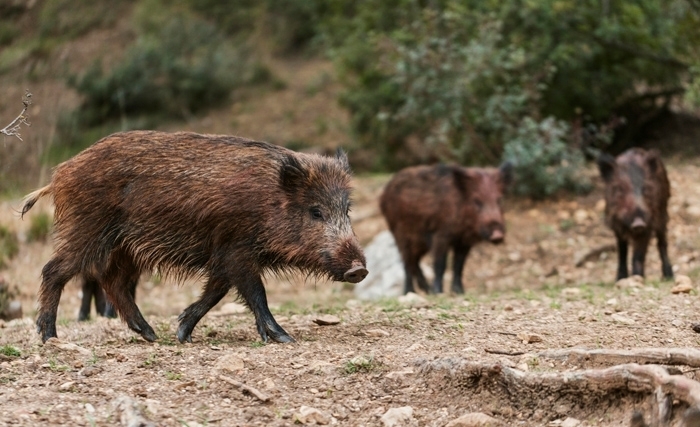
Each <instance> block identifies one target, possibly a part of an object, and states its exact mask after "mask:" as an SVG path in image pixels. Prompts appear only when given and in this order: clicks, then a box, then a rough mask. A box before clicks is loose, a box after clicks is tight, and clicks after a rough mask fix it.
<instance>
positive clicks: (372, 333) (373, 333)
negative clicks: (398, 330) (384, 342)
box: [365, 328, 390, 337]
mask: <svg viewBox="0 0 700 427" xmlns="http://www.w3.org/2000/svg"><path fill="white" fill-rule="evenodd" d="M365 335H367V336H368V337H388V336H389V335H390V334H389V332H387V331H385V330H384V329H378V328H377V329H368V330H366V331H365Z"/></svg>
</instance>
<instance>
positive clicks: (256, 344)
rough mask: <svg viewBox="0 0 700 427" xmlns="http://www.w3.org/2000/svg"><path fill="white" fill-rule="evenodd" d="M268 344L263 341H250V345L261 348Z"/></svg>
mask: <svg viewBox="0 0 700 427" xmlns="http://www.w3.org/2000/svg"><path fill="white" fill-rule="evenodd" d="M266 345H267V344H265V343H264V342H262V341H253V342H251V343H250V346H251V347H253V348H260V347H265V346H266Z"/></svg>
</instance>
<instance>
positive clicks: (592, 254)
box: [575, 243, 617, 267]
mask: <svg viewBox="0 0 700 427" xmlns="http://www.w3.org/2000/svg"><path fill="white" fill-rule="evenodd" d="M616 249H617V248H616V247H615V245H614V244H612V243H611V244H607V245H603V246H598V247H597V248H593V249H591V250H590V251H588V252H586V253H585V254H584V255H583V256H581V258H579V259H578V261H576V264H575V265H576V267H581V266H583V265H584V264H585V263H587V262H588V261H595V260H597V259H598V258H599V257H600V254H602V253H604V252H615V250H616Z"/></svg>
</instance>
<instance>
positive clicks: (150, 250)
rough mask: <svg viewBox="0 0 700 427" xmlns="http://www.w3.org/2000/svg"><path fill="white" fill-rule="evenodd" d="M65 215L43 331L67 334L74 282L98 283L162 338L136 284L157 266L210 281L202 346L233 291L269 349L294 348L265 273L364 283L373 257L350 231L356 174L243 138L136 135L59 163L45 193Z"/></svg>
mask: <svg viewBox="0 0 700 427" xmlns="http://www.w3.org/2000/svg"><path fill="white" fill-rule="evenodd" d="M46 195H52V196H53V200H54V204H55V206H56V209H55V214H54V233H55V241H56V247H55V252H54V254H53V257H52V258H51V259H50V260H49V262H48V263H47V264H46V265H45V266H44V268H43V270H42V283H41V287H40V291H39V310H38V317H37V321H36V324H37V329H38V332H39V334H40V335H41V338H42V340H43V341H46V340H47V339H49V338H51V337H55V336H56V311H57V307H58V302H59V299H60V296H61V292H62V291H63V288H64V286H65V284H66V282H67V281H68V280H70V279H71V278H72V277H74V276H77V275H80V276H83V277H88V278H94V279H95V280H97V282H98V283H99V284H100V285H101V287H102V289H104V291H105V293H106V295H107V299H108V300H109V301H110V302H111V303H112V304H113V305H114V308H115V309H116V311H117V313H118V314H119V316H120V317H121V319H122V320H124V321H125V322H126V324H127V325H128V327H129V328H131V329H132V330H134V331H136V332H138V333H139V334H141V336H142V337H143V338H144V339H146V340H147V341H154V340H156V339H157V336H156V334H155V332H154V331H153V328H151V326H150V325H149V324H148V322H146V320H145V319H144V318H143V316H142V315H141V312H140V311H139V309H138V307H137V306H136V303H135V302H134V296H133V293H132V292H131V287H132V286H131V284H132V283H135V282H136V281H137V280H138V278H139V276H140V275H141V273H142V272H144V271H153V270H154V269H157V270H158V271H159V272H160V273H161V274H164V275H166V276H168V275H169V276H171V277H173V278H175V279H182V278H185V277H190V276H203V277H205V278H206V283H205V285H204V288H203V292H202V295H201V297H200V298H199V299H198V300H197V301H196V302H194V303H193V304H192V305H190V306H189V307H187V308H186V309H185V310H184V311H183V312H182V314H181V315H180V317H179V321H180V323H179V326H178V330H177V337H178V339H179V340H180V342H184V341H190V342H191V340H192V330H193V329H194V327H195V325H196V324H197V322H199V320H200V319H201V318H202V317H203V316H204V315H205V314H206V313H207V312H208V311H209V310H210V309H211V308H212V307H213V306H214V305H215V304H217V303H218V302H219V301H220V300H221V299H222V298H223V297H224V296H225V295H226V294H227V293H228V291H229V290H230V289H231V288H235V289H236V291H237V292H238V295H239V297H240V298H241V299H242V300H243V302H244V303H245V304H246V305H247V306H248V307H249V308H250V310H251V311H252V312H253V314H254V315H255V321H256V325H257V330H258V333H259V334H260V336H261V338H262V340H263V341H267V340H268V339H271V340H273V341H276V342H290V341H293V338H292V337H291V336H289V334H287V332H285V330H284V329H282V327H281V326H280V325H278V324H277V322H276V321H275V319H274V318H273V316H272V314H271V313H270V310H269V308H268V305H267V297H266V294H265V288H264V286H263V281H262V275H263V274H264V273H265V272H280V271H285V270H289V269H297V270H301V271H302V272H305V273H307V274H310V275H317V276H326V277H328V278H330V279H332V280H336V281H347V282H352V283H356V282H359V281H361V280H362V279H363V278H364V277H365V276H366V275H367V270H366V267H365V265H366V263H365V257H364V254H363V252H362V249H361V248H360V245H359V243H358V241H357V238H356V236H355V234H354V232H353V230H352V227H351V225H350V218H349V216H348V211H349V209H350V166H349V164H348V159H347V156H346V155H345V153H343V152H342V150H339V151H338V153H337V154H336V156H334V157H328V156H321V155H315V154H304V153H296V152H293V151H291V150H288V149H286V148H284V147H280V146H276V145H273V144H269V143H266V142H259V141H252V140H248V139H244V138H239V137H235V136H224V135H200V134H195V133H187V132H178V133H164V132H156V131H132V132H124V133H116V134H113V135H110V136H108V137H105V138H103V139H101V140H100V141H98V142H96V143H95V144H94V145H92V146H91V147H89V148H87V149H86V150H84V151H82V152H81V153H79V154H78V155H76V156H75V157H73V158H72V159H70V160H68V161H66V162H64V163H61V164H60V165H58V166H57V167H56V168H55V169H54V171H53V175H52V178H51V182H50V183H49V184H48V185H47V186H46V187H44V188H41V189H39V190H37V191H35V192H33V193H31V194H29V195H28V196H27V197H26V199H25V204H24V207H23V209H22V214H24V213H26V212H27V211H28V210H29V209H31V207H32V206H33V205H34V203H35V202H36V201H37V200H38V199H39V198H40V197H42V196H46Z"/></svg>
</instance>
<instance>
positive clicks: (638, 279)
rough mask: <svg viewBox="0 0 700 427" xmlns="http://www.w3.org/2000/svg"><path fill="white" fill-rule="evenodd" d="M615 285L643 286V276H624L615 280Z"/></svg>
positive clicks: (620, 286) (625, 286)
mask: <svg viewBox="0 0 700 427" xmlns="http://www.w3.org/2000/svg"><path fill="white" fill-rule="evenodd" d="M615 286H616V287H618V288H620V289H626V288H641V287H642V286H644V278H643V277H642V276H639V275H634V276H630V277H625V278H624V279H620V280H618V281H617V282H615Z"/></svg>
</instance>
